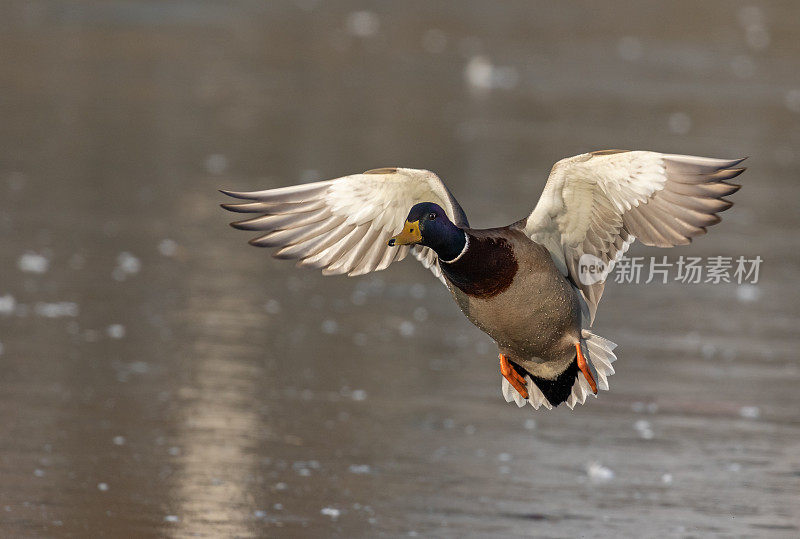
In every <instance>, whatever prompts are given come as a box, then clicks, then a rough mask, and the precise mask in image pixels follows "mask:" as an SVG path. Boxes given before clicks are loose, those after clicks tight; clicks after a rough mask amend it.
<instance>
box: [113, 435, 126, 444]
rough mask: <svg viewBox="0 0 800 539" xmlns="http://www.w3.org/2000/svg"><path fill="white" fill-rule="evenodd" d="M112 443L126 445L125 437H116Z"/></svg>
mask: <svg viewBox="0 0 800 539" xmlns="http://www.w3.org/2000/svg"><path fill="white" fill-rule="evenodd" d="M111 441H112V442H114V445H125V437H124V436H114V438H113V439H112V440H111Z"/></svg>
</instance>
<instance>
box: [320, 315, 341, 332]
mask: <svg viewBox="0 0 800 539" xmlns="http://www.w3.org/2000/svg"><path fill="white" fill-rule="evenodd" d="M338 331H339V323H338V322H336V320H331V319H328V320H324V321H323V322H322V333H325V334H326V335H333V334H335V333H338Z"/></svg>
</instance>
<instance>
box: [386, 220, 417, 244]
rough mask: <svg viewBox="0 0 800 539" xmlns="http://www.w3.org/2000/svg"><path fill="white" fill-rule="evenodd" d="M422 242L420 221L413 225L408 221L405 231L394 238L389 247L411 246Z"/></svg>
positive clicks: (404, 227) (404, 226)
mask: <svg viewBox="0 0 800 539" xmlns="http://www.w3.org/2000/svg"><path fill="white" fill-rule="evenodd" d="M421 241H422V234H421V233H420V231H419V221H414V222H413V223H410V222H408V221H406V224H405V225H403V230H402V231H401V232H400V234H398V235H397V236H394V237H392V239H390V240H389V246H390V247H394V246H395V245H411V244H414V243H419V242H421Z"/></svg>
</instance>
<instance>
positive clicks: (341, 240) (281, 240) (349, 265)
mask: <svg viewBox="0 0 800 539" xmlns="http://www.w3.org/2000/svg"><path fill="white" fill-rule="evenodd" d="M222 192H223V193H225V194H226V195H230V196H232V197H236V198H240V199H245V200H248V201H249V202H246V203H241V204H223V205H222V207H223V208H225V209H227V210H230V211H233V212H239V213H256V214H260V215H259V216H258V217H255V218H252V219H246V220H244V221H237V222H235V223H231V225H232V226H233V227H235V228H239V229H242V230H254V231H257V232H259V236H258V237H256V238H254V239H252V240H251V241H250V244H252V245H255V246H258V247H273V248H276V249H277V251H276V252H275V254H274V256H275V257H277V258H290V259H299V262H298V265H300V266H308V267H314V268H321V269H322V273H323V274H325V275H335V274H341V273H347V274H348V275H351V276H352V275H362V274H364V273H369V272H371V271H379V270H382V269H385V268H386V267H388V266H389V264H391V263H392V262H393V261H395V260H402V259H403V258H405V257H406V255H407V254H408V251H409V247H407V246H401V247H389V246H388V245H387V242H388V241H389V238H390V237H391V236H392V235H393V234H395V233H396V232H397V231H398V229H399V228H401V227H402V226H403V223H404V222H405V218H406V216H407V215H408V211H409V210H410V209H411V207H412V206H414V205H415V204H417V203H420V202H435V203H436V204H438V205H439V206H441V207H442V208H443V209H444V210H445V212H446V213H447V216H448V218H450V220H451V221H452V222H453V223H455V224H456V225H458V226H460V227H467V226H469V224H468V223H467V217H466V215H464V211H463V210H462V209H461V206H460V205H459V204H458V202H457V201H456V199H455V197H453V195H452V194H451V193H450V190H449V189H447V186H445V184H444V182H442V180H440V179H439V177H438V176H436V174H434V173H433V172H430V171H427V170H417V169H410V168H381V169H375V170H369V171H367V172H364V173H362V174H353V175H351V176H344V177H342V178H337V179H334V180H325V181H320V182H315V183H309V184H303V185H293V186H289V187H281V188H278V189H268V190H266V191H253V192H246V193H243V192H233V191H222ZM412 253H413V254H414V256H416V257H417V258H418V259H419V260H420V262H422V264H423V265H424V266H425V267H427V268H430V269H431V271H433V273H434V275H436V276H437V277H439V278H441V271H440V270H439V265H438V262H437V259H436V253H434V252H433V251H432V250H431V249H428V248H427V247H423V246H421V245H415V246H414V247H412Z"/></svg>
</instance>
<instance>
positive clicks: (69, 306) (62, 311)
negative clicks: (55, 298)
mask: <svg viewBox="0 0 800 539" xmlns="http://www.w3.org/2000/svg"><path fill="white" fill-rule="evenodd" d="M33 312H34V313H36V314H37V315H38V316H43V317H45V318H61V317H65V316H78V304H77V303H73V302H71V301H59V302H56V303H44V302H39V303H37V304H36V305H34V307H33Z"/></svg>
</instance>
